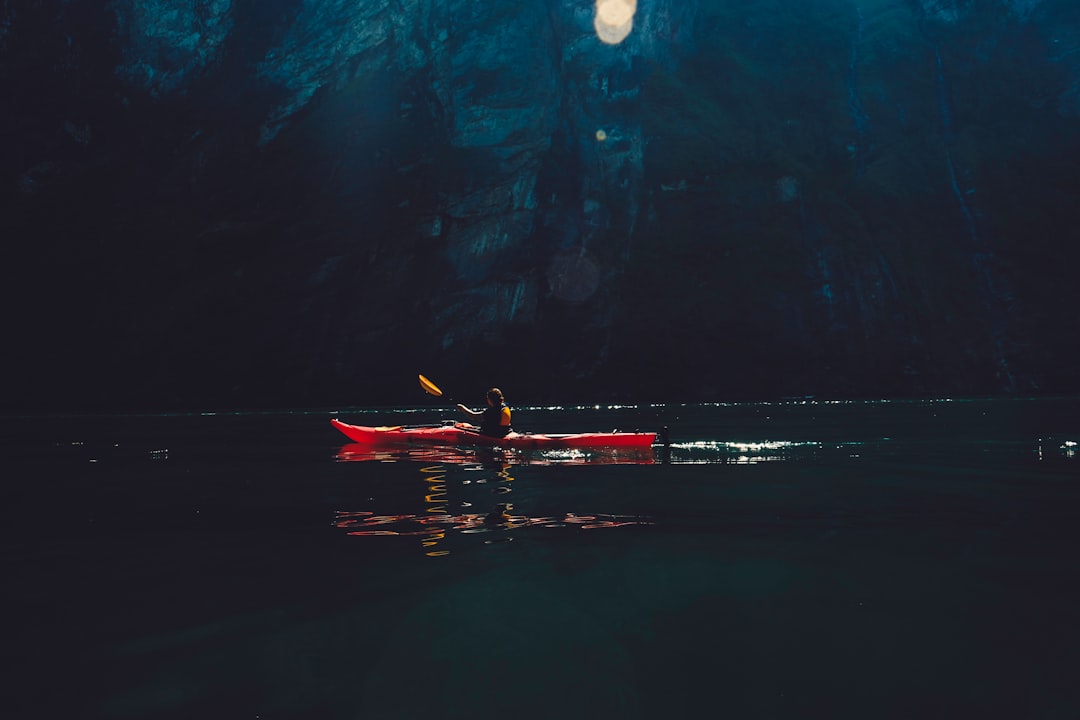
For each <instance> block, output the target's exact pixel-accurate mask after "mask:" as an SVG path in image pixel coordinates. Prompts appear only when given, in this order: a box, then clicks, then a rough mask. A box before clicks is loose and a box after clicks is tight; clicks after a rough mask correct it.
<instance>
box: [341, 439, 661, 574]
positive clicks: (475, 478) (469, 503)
mask: <svg viewBox="0 0 1080 720" xmlns="http://www.w3.org/2000/svg"><path fill="white" fill-rule="evenodd" d="M425 450H426V453H425V456H426V457H428V459H431V455H430V452H431V451H432V449H431V448H427V449H425ZM487 450H488V452H485V453H481V454H480V456H477V454H476V453H473V452H469V453H467V454H468V456H469V457H468V461H467V462H460V463H442V462H435V463H430V464H425V465H422V466H420V467H419V468H418V471H419V474H420V477H421V479H422V481H423V486H422V490H421V495H422V500H423V505H422V508H420V509H418V512H413V513H395V514H384V513H379V512H376V511H374V510H355V511H346V510H338V511H336V512H335V517H334V526H335V527H337V528H338V529H341V530H344V531H345V532H346V534H347V535H350V536H354V537H378V536H385V537H412V538H417V539H419V540H420V547H421V550H422V551H423V553H424V554H425V555H426V556H428V557H441V556H444V555H449V554H450V551H451V548H450V545H451V544H452V543H451V537H452V536H457V535H460V536H466V535H479V534H485V535H486V536H485V538H484V542H485V544H491V543H496V542H506V541H509V540H512V539H513V535H512V534H511V533H512V532H513V531H519V530H522V529H525V528H566V527H574V528H578V529H581V530H597V529H601V528H616V527H624V526H627V525H650V524H652V523H651V522H649V520H648V519H647V518H643V517H639V516H630V515H614V514H607V513H589V514H584V513H576V512H567V513H563V514H561V515H545V516H537V517H534V516H530V515H528V514H525V513H522V512H519V511H518V510H517V509H516V508H515V506H514V503H513V502H510V498H509V494H510V493H511V491H512V489H513V486H512V484H513V483H514V480H515V478H514V475H513V474H512V472H513V468H514V467H515V465H514V464H513V463H511V462H509V461H508V459H507V458H508V457H510V456H514V455H517V453H510V454H504V453H502V452H501V451H494V452H492V451H490V449H487ZM380 452H382V451H380ZM402 452H404V451H402ZM351 454H352V453H346V455H351ZM366 455H367V453H364V459H373V458H368V457H366ZM451 457H454V458H455V459H459V458H457V456H456V455H452V456H451ZM343 459H344V460H346V461H349V460H353V459H355V458H352V457H345V458H343ZM398 459H400V458H392V459H390V460H389V461H390V462H394V461H395V460H398ZM407 459H410V460H415V459H417V458H416V456H415V454H414V453H409V456H408V458H407ZM477 471H479V472H477ZM451 487H452V488H453V491H454V492H453V494H454V497H453V498H451V492H450V488H451ZM477 493H482V494H483V495H484V496H485V501H484V502H483V503H482V508H480V509H478V511H471V510H468V508H472V507H473V504H474V502H477V503H478V504H479V501H477V500H476V498H477ZM488 496H495V497H490V499H488ZM467 498H468V499H467ZM496 498H499V499H498V501H496ZM488 502H490V503H491V505H490V506H489V505H487V503H488ZM452 506H453V508H454V509H453V510H452V509H451V507H452ZM460 510H464V511H460Z"/></svg>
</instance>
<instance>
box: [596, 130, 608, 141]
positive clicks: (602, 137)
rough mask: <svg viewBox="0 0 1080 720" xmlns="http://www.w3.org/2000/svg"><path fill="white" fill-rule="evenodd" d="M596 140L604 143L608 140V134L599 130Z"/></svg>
mask: <svg viewBox="0 0 1080 720" xmlns="http://www.w3.org/2000/svg"><path fill="white" fill-rule="evenodd" d="M596 139H597V140H599V141H600V142H604V141H605V140H607V133H606V132H604V131H603V130H597V131H596Z"/></svg>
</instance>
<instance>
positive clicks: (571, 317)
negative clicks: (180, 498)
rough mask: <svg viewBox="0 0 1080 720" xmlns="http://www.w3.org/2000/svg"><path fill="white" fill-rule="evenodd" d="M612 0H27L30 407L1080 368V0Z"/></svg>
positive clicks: (21, 159)
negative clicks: (614, 17) (419, 381)
mask: <svg viewBox="0 0 1080 720" xmlns="http://www.w3.org/2000/svg"><path fill="white" fill-rule="evenodd" d="M604 1H605V2H610V3H613V4H611V5H608V6H607V8H606V10H608V11H611V10H612V9H614V10H615V11H617V12H618V13H624V12H626V13H632V19H631V21H629V22H627V23H623V19H622V17H621V16H620V19H619V20H618V22H619V23H623V30H625V31H626V33H625V37H624V38H621V39H615V40H613V39H612V38H602V37H600V36H598V31H599V30H600V29H601V28H600V27H599V25H598V20H597V14H598V11H597V8H596V7H594V6H593V5H591V4H589V3H583V2H569V1H567V0H548V1H546V2H544V1H536V2H521V1H520V0H517V1H511V0H492V2H486V3H475V2H464V1H462V0H397V1H394V2H392V1H390V0H359V1H358V0H353V1H352V2H348V3H346V2H341V1H340V0H289V1H284V0H270V1H268V2H254V1H253V0H247V1H246V2H245V1H239V2H233V1H230V0H201V1H198V0H197V1H195V2H192V1H190V0H189V1H187V2H180V1H179V0H151V1H149V2H145V1H139V2H136V1H135V0H115V1H114V2H112V3H110V4H108V5H105V6H102V5H100V4H98V3H90V2H83V1H80V0H67V1H61V0H37V1H35V2H32V3H14V2H10V1H6V2H0V80H2V83H3V87H4V88H5V96H6V98H7V101H6V102H5V103H4V107H3V108H2V109H0V123H2V125H0V129H2V131H3V137H4V147H5V152H4V154H3V158H2V160H0V163H2V164H0V173H2V175H0V181H2V183H3V187H2V189H0V193H2V194H0V197H2V198H3V203H4V207H5V208H6V210H5V212H4V213H3V215H2V217H0V228H2V230H3V234H4V236H5V237H6V238H7V239H8V243H7V247H8V248H9V250H8V262H7V263H6V267H7V271H8V272H7V273H5V283H4V285H5V293H6V297H5V301H6V302H5V306H6V319H7V323H6V324H7V326H8V327H9V337H13V338H15V342H14V343H13V344H14V346H15V350H14V353H13V359H14V365H13V372H12V377H18V378H20V380H19V382H18V387H17V388H15V390H14V391H13V393H12V395H11V402H10V404H11V406H13V407H23V408H37V407H86V408H104V407H157V408H161V407H179V406H225V407H235V406H266V405H278V406H280V405H300V404H302V405H343V404H349V403H357V404H371V403H382V402H408V401H410V400H411V399H414V400H417V401H419V400H420V398H419V397H417V394H418V390H417V388H416V383H415V374H416V373H417V372H426V373H428V374H430V375H432V376H433V377H435V378H437V379H438V380H440V381H441V382H442V384H444V385H446V384H449V385H451V386H452V387H453V388H454V389H455V390H456V391H457V392H458V394H459V396H462V397H465V395H464V394H465V393H474V394H479V392H480V391H481V390H482V389H483V388H484V387H485V386H487V385H489V384H491V383H498V384H500V385H502V386H504V388H505V389H506V390H507V392H508V393H509V394H510V397H511V400H512V401H514V402H519V403H521V402H543V401H549V400H550V401H558V400H565V399H572V398H583V399H612V398H620V399H633V400H656V401H664V400H675V399H677V400H723V399H743V398H751V397H766V398H767V397H777V396H787V395H809V394H813V395H819V396H850V395H855V396H858V395H874V396H880V395H903V394H927V393H930V394H970V393H998V392H1075V391H1077V390H1078V389H1080V382H1078V380H1077V378H1076V374H1075V359H1076V358H1077V356H1078V351H1080V340H1078V338H1080V332H1078V330H1080V327H1078V325H1080V323H1078V321H1077V312H1076V308H1077V307H1078V306H1080V303H1078V302H1077V301H1078V300H1080V289H1078V286H1077V283H1076V282H1075V280H1074V279H1073V277H1072V276H1073V274H1074V273H1075V268H1076V266H1077V260H1078V258H1080V250H1078V249H1077V232H1076V229H1075V228H1076V227H1077V224H1078V221H1080V209H1078V208H1077V206H1076V203H1075V201H1074V197H1075V192H1076V189H1077V187H1080V182H1078V181H1080V9H1078V8H1077V7H1076V6H1075V3H1067V2H1061V1H1056V0H1008V1H1006V0H1001V1H1000V2H979V3H976V2H973V1H965V0H949V1H944V0H941V1H938V0H919V1H916V0H864V1H862V2H856V1H854V0H826V1H825V2H815V3H797V2H792V1H791V0H784V1H780V0H749V1H748V2H729V1H727V0H723V1H720V0H700V1H698V2H693V1H686V0H684V1H682V2H675V0H653V1H652V2H648V3H645V2H642V3H640V4H639V5H636V6H635V5H634V4H633V3H631V2H629V0H604ZM635 10H636V12H635ZM605 40H606V41H605Z"/></svg>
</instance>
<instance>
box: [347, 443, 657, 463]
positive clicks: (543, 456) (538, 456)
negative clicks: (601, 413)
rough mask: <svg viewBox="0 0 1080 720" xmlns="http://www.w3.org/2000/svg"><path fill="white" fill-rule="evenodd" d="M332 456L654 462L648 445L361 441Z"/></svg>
mask: <svg viewBox="0 0 1080 720" xmlns="http://www.w3.org/2000/svg"><path fill="white" fill-rule="evenodd" d="M335 458H336V459H337V460H338V461H340V462H403V461H415V462H442V463H451V464H453V465H484V466H487V465H492V464H499V463H501V464H504V465H653V464H655V463H656V456H655V454H654V452H653V449H652V448H651V447H646V448H604V449H597V450H580V449H547V450H514V449H506V448H484V447H480V448H459V447H453V446H424V445H419V446H408V447H406V446H403V447H392V448H391V447H375V446H372V445H366V444H363V443H348V444H346V445H343V446H342V448H341V449H340V450H339V451H338V453H337V455H336V456H335Z"/></svg>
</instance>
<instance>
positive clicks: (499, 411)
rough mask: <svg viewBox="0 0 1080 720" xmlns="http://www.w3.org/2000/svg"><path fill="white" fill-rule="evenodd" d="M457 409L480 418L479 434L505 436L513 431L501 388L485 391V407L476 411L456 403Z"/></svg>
mask: <svg viewBox="0 0 1080 720" xmlns="http://www.w3.org/2000/svg"><path fill="white" fill-rule="evenodd" d="M457 408H458V410H460V411H461V412H463V413H465V414H466V415H468V416H470V417H474V418H480V428H479V429H480V434H481V435H487V436H489V437H497V438H501V437H506V436H507V435H508V434H509V433H511V432H513V428H511V427H510V408H509V407H507V405H506V399H505V398H504V397H503V394H502V390H500V389H499V388H491V389H490V390H488V391H487V407H486V408H484V409H483V410H481V411H479V412H477V411H476V410H470V409H469V408H467V407H465V406H464V405H462V404H461V403H458V406H457Z"/></svg>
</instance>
